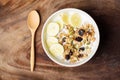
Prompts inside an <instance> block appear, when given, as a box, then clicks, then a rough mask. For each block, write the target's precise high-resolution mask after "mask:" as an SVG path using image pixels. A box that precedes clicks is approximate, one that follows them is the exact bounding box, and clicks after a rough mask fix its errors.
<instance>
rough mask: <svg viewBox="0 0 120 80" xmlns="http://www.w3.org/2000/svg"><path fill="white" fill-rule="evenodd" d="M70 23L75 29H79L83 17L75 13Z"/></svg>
mask: <svg viewBox="0 0 120 80" xmlns="http://www.w3.org/2000/svg"><path fill="white" fill-rule="evenodd" d="M70 23H71V25H72V26H73V27H79V26H80V24H81V16H80V15H79V14H78V13H75V14H73V15H72V16H71V18H70Z"/></svg>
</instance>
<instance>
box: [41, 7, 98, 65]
mask: <svg viewBox="0 0 120 80" xmlns="http://www.w3.org/2000/svg"><path fill="white" fill-rule="evenodd" d="M64 10H65V11H66V10H73V11H75V10H77V11H82V12H83V13H85V14H87V15H88V16H89V17H90V18H91V19H92V20H93V21H94V23H95V25H96V27H97V30H98V42H97V46H96V50H95V51H94V53H93V55H91V56H90V57H88V59H86V60H85V61H84V62H82V63H81V62H80V63H77V64H71V65H68V64H64V63H60V62H59V61H57V60H55V59H54V58H53V57H51V56H50V53H49V52H48V51H47V50H46V48H45V44H44V39H43V37H44V30H45V26H46V25H47V23H48V21H49V20H50V19H51V18H52V17H53V16H54V15H56V14H58V13H60V12H62V11H64ZM41 42H42V47H43V49H44V51H45V53H46V55H47V56H48V57H49V58H50V59H51V60H52V61H53V62H55V63H57V64H59V65H61V66H64V67H77V66H80V65H82V64H85V63H87V62H88V61H89V60H90V59H91V58H92V57H93V56H94V55H95V53H96V52H97V50H98V47H99V44H100V32H99V28H98V25H97V24H96V22H95V20H94V19H93V18H92V17H91V16H90V15H89V14H88V13H87V12H85V11H83V10H81V9H77V8H64V9H60V10H57V11H55V12H54V13H52V14H51V15H50V16H49V17H48V18H47V20H46V21H45V23H44V25H43V27H42V32H41Z"/></svg>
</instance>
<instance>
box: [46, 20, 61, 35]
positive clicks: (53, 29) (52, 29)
mask: <svg viewBox="0 0 120 80" xmlns="http://www.w3.org/2000/svg"><path fill="white" fill-rule="evenodd" d="M58 32H59V25H58V24H57V23H55V22H51V23H49V24H48V26H47V35H48V36H56V35H57V33H58Z"/></svg>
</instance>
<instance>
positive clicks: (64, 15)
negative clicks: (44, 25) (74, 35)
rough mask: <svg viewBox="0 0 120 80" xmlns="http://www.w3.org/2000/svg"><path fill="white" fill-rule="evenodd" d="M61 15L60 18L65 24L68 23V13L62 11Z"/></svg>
mask: <svg viewBox="0 0 120 80" xmlns="http://www.w3.org/2000/svg"><path fill="white" fill-rule="evenodd" d="M61 17H62V20H63V22H64V23H65V24H69V14H68V13H63V14H62V15H61Z"/></svg>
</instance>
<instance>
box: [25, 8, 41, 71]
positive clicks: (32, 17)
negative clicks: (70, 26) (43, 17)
mask: <svg viewBox="0 0 120 80" xmlns="http://www.w3.org/2000/svg"><path fill="white" fill-rule="evenodd" d="M39 23H40V18H39V14H38V12H37V11H36V10H33V11H31V12H30V13H29V14H28V19H27V24H28V28H29V29H30V31H31V34H32V42H31V53H30V65H31V71H33V70H34V61H35V54H34V35H35V31H36V29H37V27H38V26H39Z"/></svg>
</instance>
